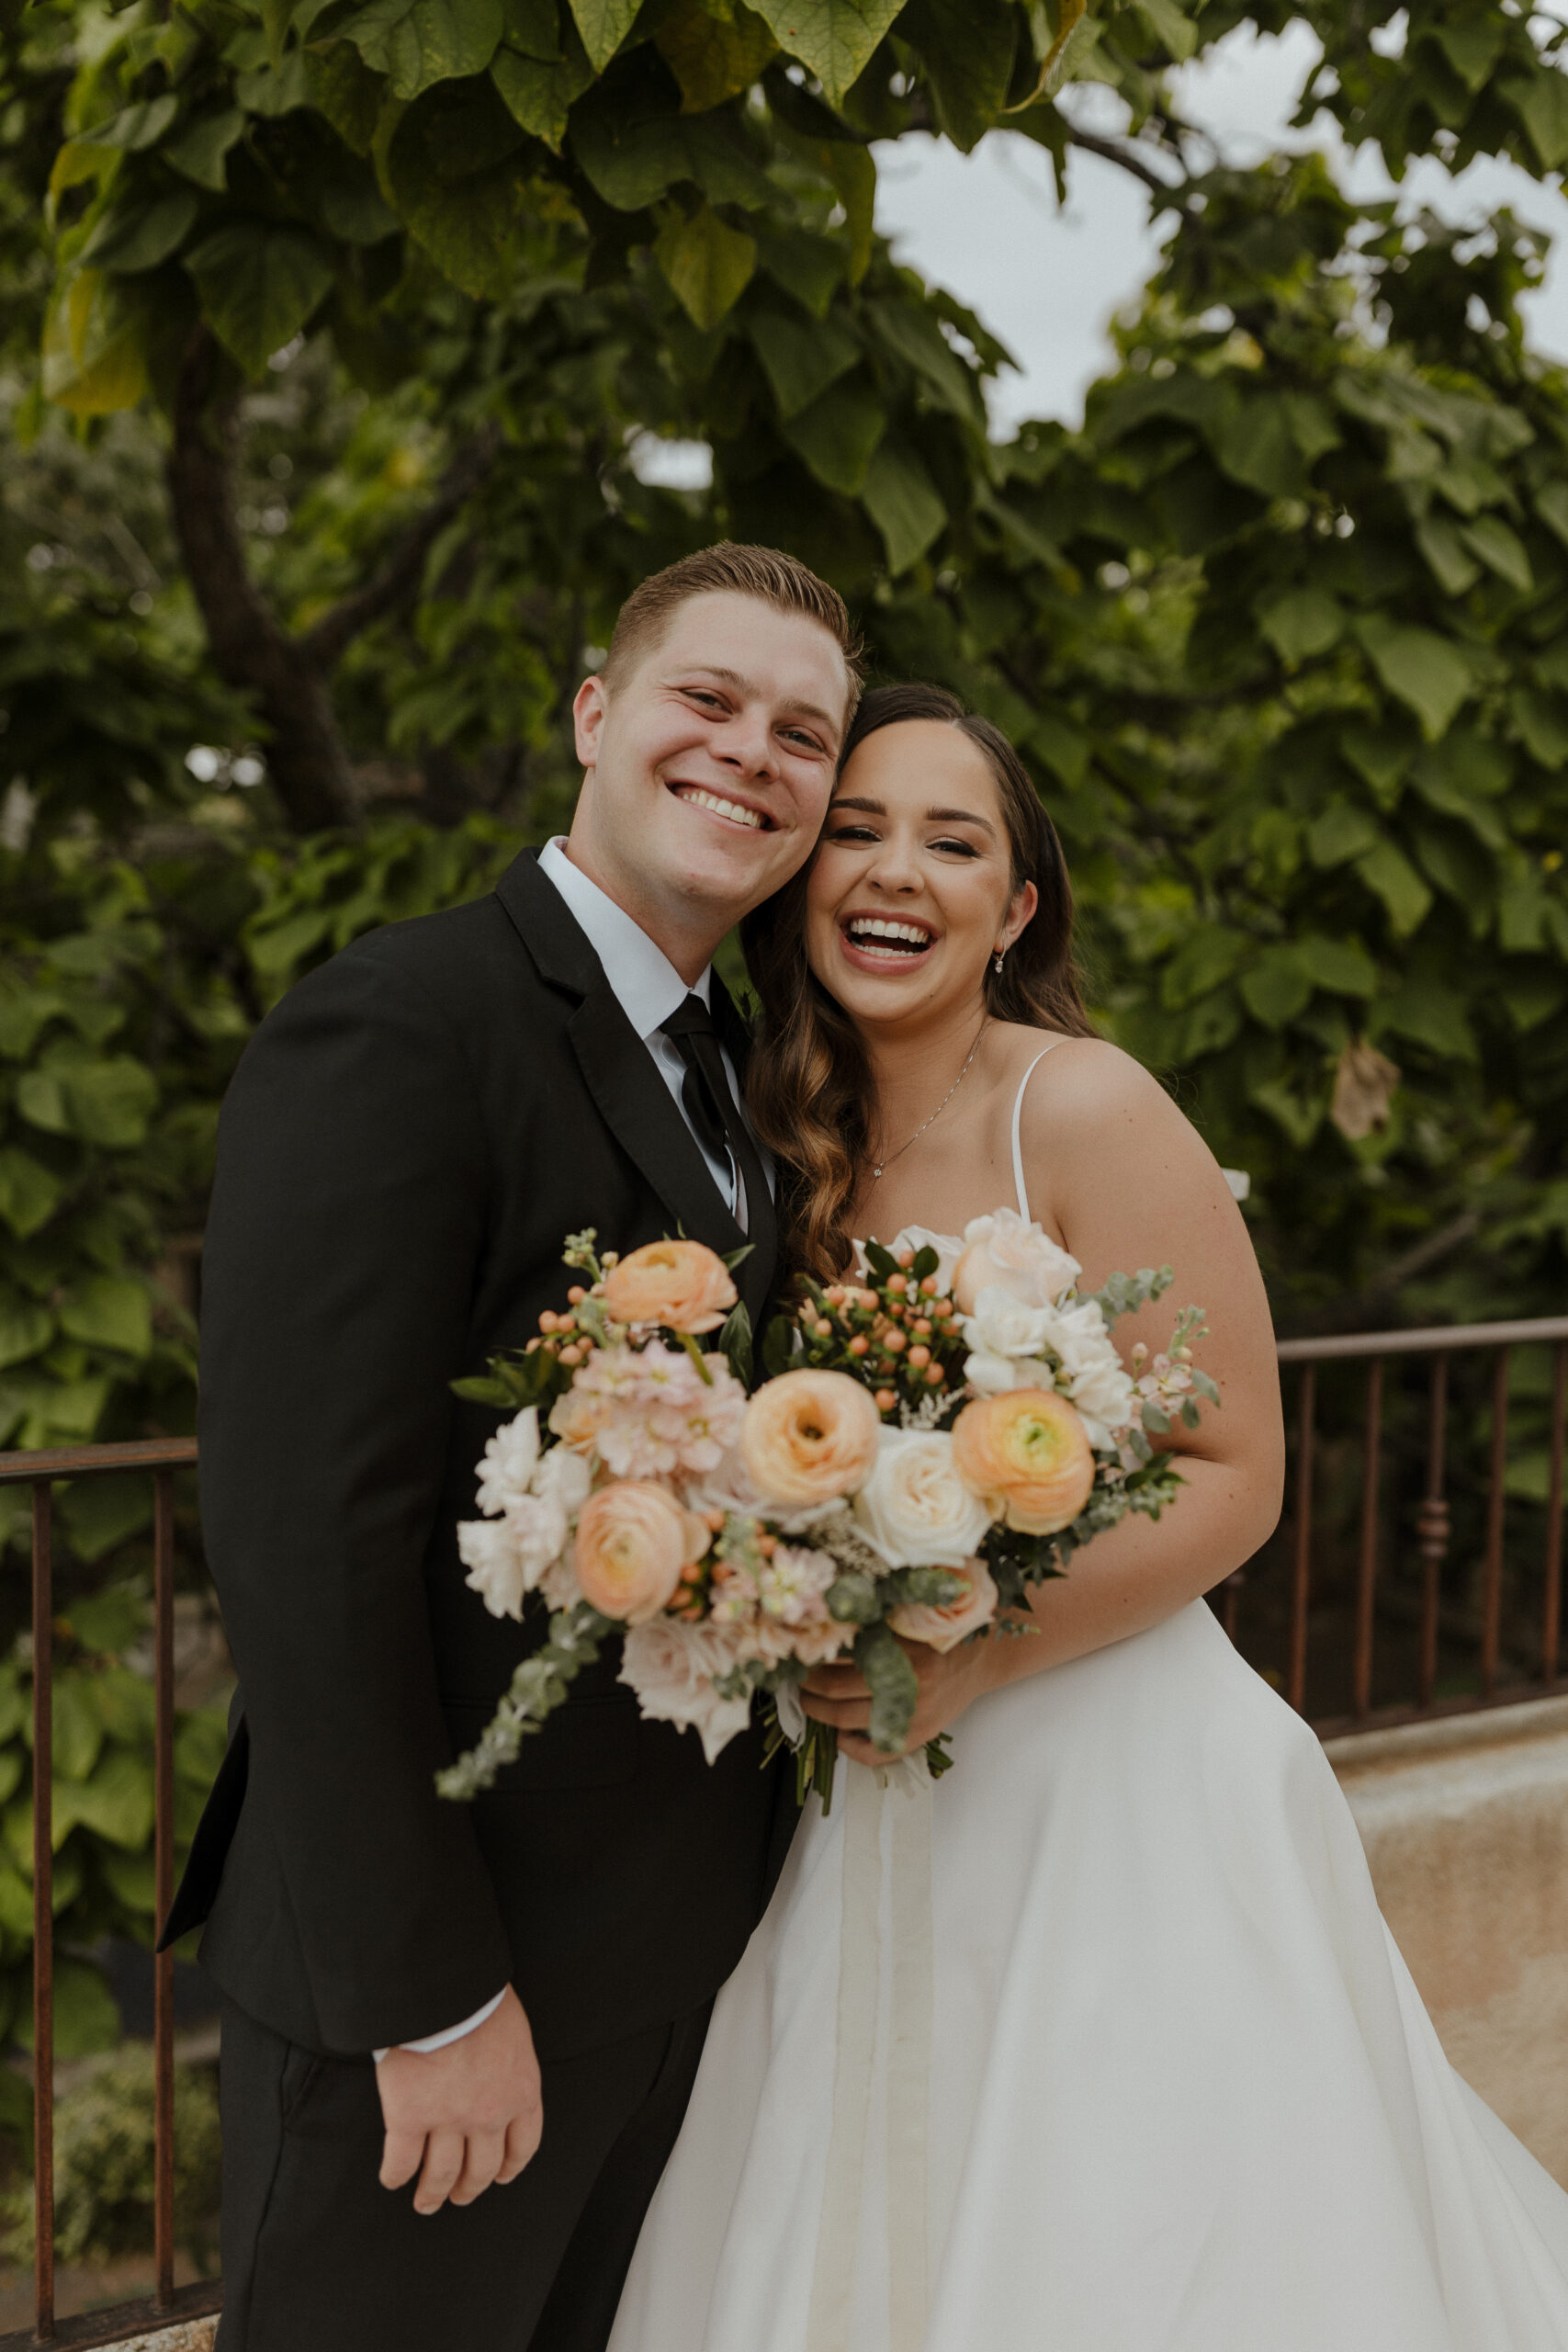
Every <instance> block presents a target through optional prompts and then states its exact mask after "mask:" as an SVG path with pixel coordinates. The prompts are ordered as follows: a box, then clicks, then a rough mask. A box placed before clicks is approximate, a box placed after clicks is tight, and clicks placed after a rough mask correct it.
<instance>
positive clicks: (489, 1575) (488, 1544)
mask: <svg viewBox="0 0 1568 2352" xmlns="http://www.w3.org/2000/svg"><path fill="white" fill-rule="evenodd" d="M457 1556H458V1558H459V1559H460V1560H461V1561H462V1563H463V1566H465V1567H466V1568H467V1569H468V1575H467V1576H466V1577H464V1579H463V1581H464V1583H465V1584H466V1585H467V1586H468V1589H469V1591H470V1592H477V1593H478V1594H479V1597H480V1599H481V1600H483V1602H484V1605H485V1607H486V1608H487V1609H488V1610H489V1611H490V1613H491V1616H492V1617H521V1616H522V1614H523V1600H524V1595H525V1592H526V1591H527V1586H526V1584H525V1582H524V1574H523V1555H522V1552H521V1551H520V1549H519V1547H518V1543H517V1536H516V1532H515V1531H514V1530H513V1528H512V1527H511V1526H510V1525H509V1523H508V1522H507V1521H505V1520H504V1519H468V1520H463V1521H460V1522H459V1524H458V1528H457Z"/></svg>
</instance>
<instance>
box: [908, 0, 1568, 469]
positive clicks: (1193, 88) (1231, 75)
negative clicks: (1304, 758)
mask: <svg viewBox="0 0 1568 2352" xmlns="http://www.w3.org/2000/svg"><path fill="white" fill-rule="evenodd" d="M1554 13H1556V12H1555V11H1554ZM1317 54H1318V51H1317V44H1316V42H1315V41H1314V39H1313V37H1312V35H1311V34H1310V33H1309V32H1308V31H1307V30H1306V29H1305V28H1304V27H1302V26H1296V27H1293V28H1292V30H1291V32H1290V33H1288V34H1287V35H1286V36H1284V37H1283V38H1282V39H1273V38H1269V39H1262V40H1260V39H1258V37H1257V36H1256V35H1255V34H1253V33H1252V32H1251V31H1250V30H1249V29H1247V28H1242V29H1239V30H1238V31H1236V32H1235V33H1233V34H1232V35H1230V36H1229V37H1228V38H1227V39H1226V40H1224V41H1222V42H1221V43H1220V44H1219V45H1218V47H1217V48H1216V49H1215V50H1214V51H1213V52H1212V54H1211V55H1210V56H1209V57H1208V58H1207V59H1206V60H1205V61H1204V62H1202V63H1201V64H1199V65H1195V66H1190V67H1186V68H1184V69H1183V70H1182V71H1181V72H1180V73H1179V74H1178V75H1177V76H1176V77H1175V80H1176V94H1177V99H1178V104H1179V107H1180V109H1181V111H1182V113H1183V115H1184V116H1185V117H1186V119H1188V120H1189V121H1190V122H1192V123H1194V124H1196V125H1197V126H1198V127H1199V128H1200V129H1201V130H1204V131H1206V132H1207V133H1208V134H1209V135H1210V136H1211V137H1212V138H1213V141H1214V142H1215V146H1216V148H1217V149H1218V151H1219V153H1220V155H1221V156H1222V157H1223V158H1224V160H1225V161H1228V162H1231V163H1236V164H1247V163H1250V162H1253V161H1255V160H1257V159H1258V157H1259V156H1260V155H1262V154H1264V153H1268V152H1269V151H1270V150H1271V149H1273V148H1276V147H1279V146H1281V145H1283V144H1285V143H1287V141H1293V142H1295V143H1312V144H1316V145H1321V146H1323V147H1325V148H1329V149H1331V150H1332V151H1333V153H1335V157H1336V170H1337V174H1338V175H1339V177H1340V179H1341V182H1342V184H1343V185H1344V186H1346V187H1348V188H1349V189H1350V190H1351V191H1352V192H1353V193H1354V194H1356V195H1358V196H1359V197H1362V198H1373V197H1377V196H1382V195H1386V194H1389V193H1391V192H1392V191H1391V187H1390V183H1389V182H1388V180H1387V178H1386V176H1385V175H1384V174H1383V172H1382V165H1381V163H1380V161H1379V159H1378V157H1377V155H1376V153H1375V151H1372V150H1370V149H1367V150H1363V151H1362V152H1361V153H1360V154H1359V155H1356V156H1351V155H1349V154H1348V153H1347V152H1346V151H1345V149H1344V148H1343V146H1342V145H1340V144H1339V142H1338V141H1337V139H1336V137H1335V136H1334V134H1333V130H1332V127H1331V126H1329V125H1328V124H1326V123H1323V124H1321V125H1320V126H1319V127H1318V128H1317V130H1315V131H1314V132H1312V133H1302V132H1295V133H1287V131H1286V129H1285V125H1286V124H1287V123H1288V121H1289V120H1290V118H1291V116H1292V114H1293V113H1294V111H1295V105H1296V97H1297V94H1298V92H1299V91H1300V90H1301V88H1302V85H1303V83H1304V81H1305V79H1306V76H1307V74H1308V73H1309V72H1310V70H1311V68H1312V66H1313V65H1314V62H1315V61H1316V57H1317ZM1066 104H1067V107H1068V108H1069V110H1071V111H1072V112H1073V113H1074V114H1075V115H1076V117H1077V119H1078V120H1079V121H1081V122H1082V123H1083V124H1084V125H1085V127H1086V128H1092V129H1094V130H1101V131H1108V132H1115V131H1119V130H1121V129H1122V123H1123V121H1124V119H1125V118H1124V115H1123V113H1122V109H1121V107H1120V102H1119V101H1118V100H1116V99H1115V97H1114V96H1113V95H1112V94H1111V92H1110V91H1109V90H1107V89H1105V88H1104V87H1103V85H1096V84H1080V85H1077V87H1076V88H1074V89H1073V90H1071V91H1070V92H1069V93H1068V95H1067V100H1066ZM878 164H879V177H878V187H879V195H878V199H877V225H878V227H879V228H880V229H881V230H882V231H883V232H884V233H885V234H886V235H887V236H889V237H890V238H891V239H892V240H893V243H894V245H895V249H896V250H897V253H898V254H899V257H900V258H901V259H904V260H907V261H908V262H910V263H911V264H912V265H913V266H915V267H916V268H918V269H919V271H920V272H921V274H922V276H924V277H927V278H929V279H933V280H934V281H935V282H936V283H937V284H938V285H941V286H945V287H946V288H949V289H950V290H951V291H952V292H953V294H955V295H956V296H957V297H958V298H959V300H961V301H963V302H964V303H966V304H967V305H968V306H969V308H970V309H972V310H974V311H977V312H978V313H979V315H980V316H981V318H983V319H984V320H985V322H986V323H987V326H989V327H990V328H991V330H992V331H993V333H994V334H998V335H999V336H1000V338H1001V340H1002V341H1003V342H1004V343H1005V344H1007V345H1008V346H1009V348H1010V350H1011V351H1012V353H1013V354H1014V356H1015V357H1016V358H1017V360H1018V362H1019V368H1020V373H1019V374H1017V375H1007V376H1004V377H1003V379H1001V383H1000V385H999V386H998V390H997V394H996V398H995V401H994V408H993V413H994V416H995V420H996V423H997V425H998V428H999V429H1001V430H1002V431H1003V432H1006V431H1008V430H1010V428H1011V426H1013V425H1014V424H1017V423H1018V422H1019V421H1020V420H1021V418H1023V417H1026V416H1055V417H1061V418H1063V419H1065V420H1066V422H1068V423H1070V424H1077V422H1078V421H1079V419H1080V418H1081V416H1082V413H1083V398H1084V393H1085V391H1086V390H1087V389H1088V387H1089V384H1091V383H1092V382H1093V380H1094V379H1095V378H1096V376H1098V375H1099V374H1100V372H1101V370H1102V369H1103V368H1105V367H1106V366H1107V365H1108V364H1109V362H1110V360H1111V345H1110V341H1109V338H1108V335H1107V332H1106V330H1107V327H1108V325H1109V322H1110V321H1111V318H1112V317H1113V316H1114V315H1115V313H1116V311H1118V310H1120V309H1121V308H1122V306H1123V305H1125V304H1126V303H1128V302H1130V301H1131V300H1133V299H1134V297H1135V295H1136V294H1137V293H1138V291H1139V289H1140V288H1141V287H1142V286H1143V285H1144V283H1145V280H1146V278H1147V277H1149V276H1150V274H1151V272H1152V270H1153V268H1154V266H1155V262H1156V255H1157V253H1158V248H1159V243H1160V240H1161V230H1160V228H1159V227H1156V223H1155V222H1154V221H1152V220H1151V219H1150V209H1151V202H1152V199H1151V198H1149V197H1148V196H1147V194H1146V193H1145V190H1144V189H1143V188H1142V187H1139V186H1138V184H1137V183H1136V182H1135V181H1134V180H1133V179H1132V178H1131V177H1130V176H1129V175H1127V174H1126V173H1124V172H1122V171H1121V170H1119V169H1118V167H1117V166H1116V165H1115V164H1107V163H1104V162H1102V161H1101V160H1100V157H1099V156H1096V155H1089V154H1085V153H1082V152H1081V151H1079V152H1077V153H1074V155H1073V157H1072V166H1071V175H1070V186H1069V197H1068V202H1067V204H1066V208H1065V209H1058V207H1057V203H1056V198H1055V193H1054V189H1053V185H1052V177H1051V165H1050V159H1049V158H1048V157H1047V156H1046V155H1045V154H1044V153H1043V151H1042V150H1041V149H1040V148H1038V147H1036V146H1034V145H1033V144H1032V142H1031V141H1029V140H1027V139H1024V138H1022V137H1021V135H1020V134H1019V133H1018V132H1016V131H992V132H990V133H989V134H988V135H987V138H985V139H984V140H983V141H981V143H980V145H979V146H978V147H977V148H976V151H975V153H973V154H972V155H960V154H959V153H957V151H956V150H955V149H954V148H953V147H950V146H949V145H948V144H947V143H946V141H942V140H935V139H926V138H909V139H903V140H899V141H897V143H892V142H890V143H889V144H888V145H887V146H886V147H884V148H883V149H881V150H880V151H879V153H878ZM1401 202H1402V206H1408V207H1410V208H1411V209H1421V208H1422V207H1430V209H1432V210H1433V211H1436V212H1440V213H1442V214H1444V215H1445V216H1446V217H1448V218H1450V219H1452V220H1475V219H1478V218H1480V217H1482V216H1483V215H1484V214H1485V213H1487V212H1490V211H1492V210H1494V209H1495V208H1496V207H1497V206H1498V205H1500V204H1511V205H1512V206H1513V208H1514V210H1515V211H1516V213H1517V214H1518V216H1519V217H1520V218H1521V219H1522V220H1528V221H1529V222H1530V223H1531V224H1532V225H1534V226H1536V227H1539V228H1543V229H1546V230H1549V231H1551V232H1552V233H1553V234H1554V236H1555V237H1556V239H1557V246H1556V250H1555V251H1554V253H1553V255H1552V258H1551V263H1550V264H1549V267H1548V275H1547V279H1546V283H1545V285H1544V287H1543V288H1541V290H1540V292H1539V293H1538V294H1536V295H1534V296H1532V297H1530V298H1529V303H1528V309H1529V322H1530V334H1531V340H1532V341H1533V342H1534V344H1535V345H1536V346H1537V348H1538V349H1540V350H1541V351H1544V352H1548V353H1551V355H1552V356H1554V357H1558V358H1568V201H1565V200H1564V198H1563V197H1562V194H1561V192H1560V191H1559V189H1558V187H1557V186H1556V184H1555V180H1554V182H1553V184H1552V186H1551V187H1543V186H1542V185H1541V184H1540V182H1538V181H1535V180H1532V179H1530V178H1529V176H1528V175H1527V174H1525V173H1524V172H1521V171H1518V170H1517V169H1515V168H1514V167H1513V166H1512V165H1509V164H1492V163H1485V162H1479V163H1476V164H1472V165H1471V167H1470V169H1469V170H1468V171H1467V172H1465V173H1463V174H1461V176H1460V177H1459V178H1457V179H1455V178H1451V177H1450V175H1449V174H1448V173H1447V172H1445V171H1444V170H1443V169H1442V167H1441V165H1440V164H1438V163H1437V162H1436V161H1435V160H1433V161H1431V162H1429V163H1426V164H1420V165H1417V166H1416V168H1415V169H1413V170H1412V171H1411V172H1410V173H1409V175H1407V177H1406V179H1405V183H1404V189H1403V191H1402V192H1401ZM1170 225H1171V224H1170V216H1169V215H1168V214H1167V216H1166V219H1165V221H1164V224H1163V227H1164V229H1165V230H1167V231H1168V229H1169V227H1170Z"/></svg>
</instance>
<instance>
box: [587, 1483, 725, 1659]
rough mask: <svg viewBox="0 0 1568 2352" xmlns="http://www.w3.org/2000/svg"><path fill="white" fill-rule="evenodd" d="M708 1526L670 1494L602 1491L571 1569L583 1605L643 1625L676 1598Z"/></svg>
mask: <svg viewBox="0 0 1568 2352" xmlns="http://www.w3.org/2000/svg"><path fill="white" fill-rule="evenodd" d="M708 1536H709V1530H708V1525H707V1521H705V1520H703V1519H699V1518H698V1516H697V1514H696V1512H695V1511H693V1510H687V1509H686V1508H685V1506H684V1504H683V1503H680V1502H678V1501H677V1500H676V1498H675V1497H674V1496H673V1495H672V1494H671V1492H670V1490H669V1488H668V1487H656V1486H653V1485H652V1484H650V1483H649V1481H648V1480H646V1479H639V1478H625V1479H622V1480H620V1481H619V1483H618V1484H616V1485H615V1486H613V1487H601V1488H600V1489H599V1492H598V1493H597V1494H596V1495H592V1496H591V1497H590V1498H589V1499H588V1501H587V1502H586V1503H585V1504H584V1505H583V1508H582V1512H581V1517H580V1518H579V1520H578V1522H577V1544H576V1551H575V1556H574V1559H573V1566H574V1567H575V1568H576V1571H577V1581H578V1583H579V1584H580V1585H581V1588H582V1595H583V1598H584V1600H588V1601H591V1602H592V1605H593V1607H594V1608H595V1609H597V1610H599V1611H602V1612H603V1614H604V1616H606V1617H615V1618H619V1619H620V1620H621V1621H622V1623H626V1624H629V1625H638V1624H642V1623H645V1622H646V1621H647V1620H648V1619H649V1618H650V1617H656V1616H657V1615H658V1614H659V1611H660V1610H661V1609H663V1608H665V1607H666V1606H667V1605H668V1604H669V1602H670V1601H671V1600H673V1599H674V1597H675V1594H676V1591H677V1590H678V1589H679V1587H680V1583H681V1571H682V1568H684V1567H687V1566H690V1565H691V1563H692V1562H693V1561H694V1560H700V1559H701V1557H702V1555H703V1554H704V1553H705V1551H706V1549H707V1545H708Z"/></svg>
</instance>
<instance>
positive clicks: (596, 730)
mask: <svg viewBox="0 0 1568 2352" xmlns="http://www.w3.org/2000/svg"><path fill="white" fill-rule="evenodd" d="M609 707H610V690H609V688H608V687H607V686H606V685H605V684H604V679H603V678H584V680H583V681H582V684H581V685H580V686H579V688H578V689H577V692H576V694H575V695H573V697H572V704H571V718H572V727H573V729H574V732H575V735H576V740H577V757H578V761H579V763H580V764H581V766H582V767H585V768H591V767H595V766H597V764H598V761H599V739H600V737H601V735H602V734H603V733H604V719H605V717H606V715H607V713H608V711H609Z"/></svg>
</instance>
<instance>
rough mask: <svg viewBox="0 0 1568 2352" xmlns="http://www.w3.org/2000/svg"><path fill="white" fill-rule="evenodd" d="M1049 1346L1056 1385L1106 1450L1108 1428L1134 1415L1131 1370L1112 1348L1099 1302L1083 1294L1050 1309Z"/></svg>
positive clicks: (1119, 1427)
mask: <svg viewBox="0 0 1568 2352" xmlns="http://www.w3.org/2000/svg"><path fill="white" fill-rule="evenodd" d="M1049 1345H1050V1346H1051V1348H1052V1350H1053V1351H1054V1352H1055V1354H1056V1355H1057V1356H1059V1357H1060V1359H1061V1364H1062V1378H1061V1380H1060V1382H1059V1383H1058V1385H1060V1386H1062V1387H1064V1388H1065V1389H1066V1393H1067V1395H1068V1396H1069V1397H1071V1398H1072V1400H1073V1403H1074V1404H1075V1405H1076V1406H1077V1408H1078V1412H1079V1414H1080V1415H1081V1416H1082V1419H1083V1424H1084V1429H1085V1431H1086V1433H1087V1435H1088V1438H1089V1443H1090V1445H1092V1446H1093V1447H1094V1449H1095V1451H1096V1452H1097V1453H1105V1452H1107V1451H1108V1450H1109V1448H1110V1447H1111V1444H1112V1442H1113V1440H1112V1435H1111V1432H1112V1431H1113V1430H1122V1429H1125V1428H1126V1426H1127V1424H1128V1422H1129V1421H1130V1420H1131V1419H1133V1415H1134V1405H1135V1401H1136V1398H1135V1392H1134V1385H1133V1375H1132V1374H1131V1373H1130V1372H1129V1371H1128V1370H1127V1368H1126V1366H1125V1365H1124V1364H1123V1363H1122V1359H1121V1357H1120V1356H1119V1355H1118V1354H1117V1352H1116V1345H1115V1342H1114V1340H1112V1339H1111V1334H1110V1332H1109V1331H1108V1330H1107V1329H1106V1328H1105V1317H1104V1316H1103V1314H1102V1313H1101V1312H1100V1301H1099V1300H1098V1299H1095V1298H1086V1299H1083V1300H1081V1301H1080V1302H1079V1304H1078V1305H1077V1306H1072V1307H1066V1308H1061V1307H1058V1308H1055V1309H1054V1310H1053V1312H1052V1317H1051V1329H1050V1334H1049Z"/></svg>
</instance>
